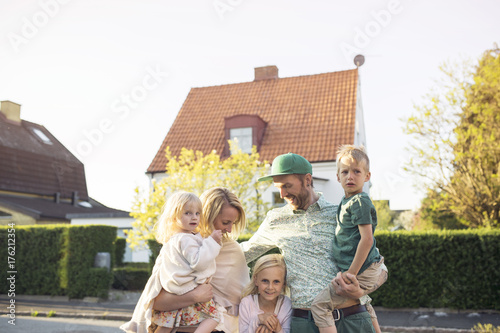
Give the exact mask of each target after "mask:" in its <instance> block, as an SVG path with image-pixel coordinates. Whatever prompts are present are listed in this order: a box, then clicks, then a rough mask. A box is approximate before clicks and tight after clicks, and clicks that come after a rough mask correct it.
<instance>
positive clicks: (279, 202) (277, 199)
mask: <svg viewBox="0 0 500 333" xmlns="http://www.w3.org/2000/svg"><path fill="white" fill-rule="evenodd" d="M284 205H285V199H283V198H281V195H280V192H273V206H284Z"/></svg>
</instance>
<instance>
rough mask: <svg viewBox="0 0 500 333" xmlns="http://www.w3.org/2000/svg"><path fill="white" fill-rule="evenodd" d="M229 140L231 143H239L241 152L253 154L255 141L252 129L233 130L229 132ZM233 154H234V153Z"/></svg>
mask: <svg viewBox="0 0 500 333" xmlns="http://www.w3.org/2000/svg"><path fill="white" fill-rule="evenodd" d="M229 138H230V140H231V141H236V142H237V143H238V147H240V148H241V151H243V152H244V153H247V154H250V153H252V144H253V140H252V128H251V127H243V128H231V129H230V130H229ZM231 154H233V152H232V151H231Z"/></svg>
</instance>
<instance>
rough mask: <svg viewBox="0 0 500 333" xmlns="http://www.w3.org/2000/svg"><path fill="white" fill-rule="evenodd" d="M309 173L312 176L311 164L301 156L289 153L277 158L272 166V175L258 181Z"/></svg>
mask: <svg viewBox="0 0 500 333" xmlns="http://www.w3.org/2000/svg"><path fill="white" fill-rule="evenodd" d="M308 173H310V174H311V175H312V166H311V163H309V161H308V160H306V159H305V158H303V157H302V156H300V155H297V154H292V153H288V154H283V155H280V156H278V157H276V158H275V159H274V161H273V164H272V168H271V174H270V175H269V176H265V177H260V178H259V179H258V181H259V182H261V181H265V180H272V179H273V177H274V176H281V175H292V174H298V175H305V174H308Z"/></svg>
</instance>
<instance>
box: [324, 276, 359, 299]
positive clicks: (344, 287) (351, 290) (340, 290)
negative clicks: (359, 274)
mask: <svg viewBox="0 0 500 333" xmlns="http://www.w3.org/2000/svg"><path fill="white" fill-rule="evenodd" d="M345 275H346V278H347V279H349V280H350V281H351V284H347V283H345V281H344V279H343V275H342V272H339V273H338V274H337V276H336V277H335V279H333V281H332V282H333V284H334V286H335V292H336V293H337V295H340V296H342V297H347V298H350V299H358V298H360V297H361V296H363V295H364V294H365V293H364V291H363V289H361V288H360V286H359V281H358V279H357V278H356V275H354V274H351V273H346V274H345Z"/></svg>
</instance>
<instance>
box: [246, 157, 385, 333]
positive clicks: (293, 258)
mask: <svg viewBox="0 0 500 333" xmlns="http://www.w3.org/2000/svg"><path fill="white" fill-rule="evenodd" d="M271 179H272V180H273V182H274V186H275V187H277V188H278V189H279V190H280V195H281V197H282V198H283V199H285V201H286V202H287V205H286V206H284V207H280V208H276V209H272V210H271V211H269V212H268V214H267V216H266V219H265V220H264V222H262V224H261V226H260V227H259V230H257V232H256V233H255V234H254V235H253V236H252V238H250V240H249V241H247V242H244V243H242V244H241V247H242V249H243V251H244V252H245V257H246V260H247V262H251V261H254V260H255V259H257V258H258V257H260V256H261V255H262V254H264V253H266V252H267V251H269V250H270V249H272V248H276V247H277V248H279V250H280V252H281V253H282V255H283V256H284V258H285V262H286V264H287V284H288V286H289V287H290V291H291V297H292V306H293V308H294V310H293V319H292V332H293V333H308V332H311V333H312V332H315V333H317V332H319V331H318V328H317V327H316V325H314V321H313V318H312V314H311V312H310V307H311V303H312V301H313V299H314V298H315V297H316V295H317V294H318V293H319V292H320V291H321V290H322V289H323V288H324V287H326V286H327V285H328V284H329V283H330V282H331V281H332V279H334V278H335V276H336V274H337V273H338V272H339V270H338V268H337V266H336V264H335V259H334V258H333V257H332V253H333V251H332V243H333V237H334V236H335V228H336V225H337V222H336V212H337V206H336V205H333V204H331V203H330V202H328V201H326V199H325V198H324V197H323V195H322V194H321V193H316V192H315V191H314V190H313V179H312V166H311V164H310V163H309V162H308V161H307V160H306V159H305V158H303V157H302V156H300V155H296V154H292V153H288V154H284V155H280V156H278V157H276V158H275V159H274V161H273V164H272V172H271V174H270V175H269V176H266V177H262V178H259V181H266V180H271ZM351 280H352V281H353V283H352V284H350V285H347V284H345V283H344V281H343V280H342V278H336V280H335V283H336V285H337V286H338V288H339V289H341V290H342V291H343V292H342V296H345V297H348V298H350V300H348V301H346V302H345V303H344V304H342V310H340V311H334V312H335V313H336V314H334V315H335V318H338V317H340V318H339V319H340V320H339V321H338V322H337V329H338V332H339V333H342V332H375V330H374V328H373V326H372V325H371V319H370V314H369V313H368V312H367V310H366V307H365V306H364V305H361V304H360V299H359V298H360V297H361V303H365V302H366V301H367V300H369V299H370V298H369V297H368V296H363V295H365V294H366V292H365V291H364V290H362V289H360V288H359V285H358V283H357V280H356V277H355V276H351ZM383 282H385V280H384V281H383ZM383 282H382V283H383ZM369 292H372V290H371V291H369ZM365 298H366V299H365ZM360 322H362V323H363V325H365V326H366V327H367V328H362V327H360ZM374 322H376V319H375V320H374ZM375 326H376V327H377V328H378V323H376V324H375ZM379 330H380V329H379Z"/></svg>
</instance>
